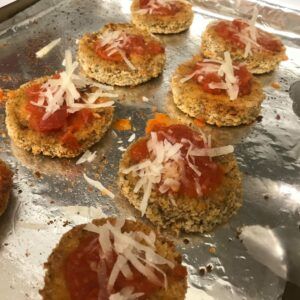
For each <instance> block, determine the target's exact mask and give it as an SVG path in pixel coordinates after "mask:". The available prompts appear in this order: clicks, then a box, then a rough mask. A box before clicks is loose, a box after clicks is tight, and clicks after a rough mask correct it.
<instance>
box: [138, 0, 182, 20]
mask: <svg viewBox="0 0 300 300" xmlns="http://www.w3.org/2000/svg"><path fill="white" fill-rule="evenodd" d="M150 1H151V0H140V9H145V8H146V9H147V8H151V7H150V6H149V2H150ZM180 10H181V5H180V3H175V2H174V3H168V5H166V6H163V5H160V6H159V3H157V7H155V8H152V13H151V14H153V15H159V16H174V15H176V14H177V13H178V12H179V11H180Z"/></svg>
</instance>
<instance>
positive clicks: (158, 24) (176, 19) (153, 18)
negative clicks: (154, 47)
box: [131, 0, 194, 34]
mask: <svg viewBox="0 0 300 300" xmlns="http://www.w3.org/2000/svg"><path fill="white" fill-rule="evenodd" d="M179 2H180V5H181V6H182V9H181V10H180V11H179V12H178V13H176V14H175V15H172V16H168V15H166V16H164V15H156V14H140V13H138V10H139V9H140V6H139V0H133V1H132V4H131V18H132V23H133V24H135V25H136V26H137V27H139V28H141V29H145V30H149V31H150V32H152V33H162V34H170V33H179V32H182V31H185V30H187V29H188V28H189V27H190V26H191V24H192V22H193V17H194V14H193V11H192V5H191V4H190V3H189V2H187V1H179Z"/></svg>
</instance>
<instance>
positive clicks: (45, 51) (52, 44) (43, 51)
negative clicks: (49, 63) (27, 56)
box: [35, 38, 61, 58]
mask: <svg viewBox="0 0 300 300" xmlns="http://www.w3.org/2000/svg"><path fill="white" fill-rule="evenodd" d="M60 41H61V38H58V39H56V40H54V41H52V42H50V43H49V44H48V45H46V46H45V47H43V48H42V49H40V50H39V51H37V52H36V53H35V56H36V57H37V58H42V57H44V56H45V55H47V54H48V53H49V52H50V51H51V50H52V49H53V48H54V47H55V46H57V45H58V44H59V43H60Z"/></svg>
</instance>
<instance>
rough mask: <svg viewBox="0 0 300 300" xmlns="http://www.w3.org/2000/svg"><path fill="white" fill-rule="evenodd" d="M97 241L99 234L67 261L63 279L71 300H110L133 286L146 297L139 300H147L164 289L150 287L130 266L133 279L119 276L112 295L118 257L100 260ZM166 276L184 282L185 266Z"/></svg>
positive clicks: (81, 244) (82, 242)
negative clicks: (110, 284)
mask: <svg viewBox="0 0 300 300" xmlns="http://www.w3.org/2000/svg"><path fill="white" fill-rule="evenodd" d="M100 238H101V237H100ZM98 240H99V235H98V234H94V233H88V236H87V237H86V238H84V239H82V240H81V242H80V244H79V246H78V247H77V248H76V249H75V250H74V251H73V252H71V253H70V254H69V256H68V258H67V259H66V261H65V265H64V277H65V280H66V284H67V288H68V290H69V293H70V296H71V300H98V299H99V298H98V295H99V296H100V299H101V300H108V299H109V296H110V295H111V294H114V293H117V292H118V291H120V290H122V289H123V288H124V287H128V286H133V287H134V292H135V293H139V292H142V293H144V294H145V295H144V296H143V297H141V298H139V299H146V298H147V297H149V295H151V294H153V293H154V292H155V291H157V290H158V289H160V288H162V287H161V286H157V285H155V284H153V283H151V282H150V281H149V280H148V279H147V278H146V277H145V276H144V275H142V274H141V273H139V272H138V271H137V270H136V269H135V268H134V267H133V266H131V271H132V272H133V278H132V279H130V280H129V279H126V278H125V277H124V276H123V274H121V273H120V274H119V275H118V278H117V280H116V282H115V284H114V289H113V290H112V292H111V293H110V292H109V291H108V290H107V283H108V279H109V276H110V273H111V270H112V268H113V266H114V264H115V262H116V259H117V255H116V254H115V253H112V255H111V257H110V258H109V259H107V258H105V259H100V256H101V255H102V253H101V247H100V244H99V241H98ZM155 274H156V276H158V278H159V279H161V282H162V283H163V277H162V275H161V274H160V273H158V272H155ZM167 274H168V276H171V277H172V278H176V279H182V278H184V277H185V276H186V269H185V268H184V267H182V266H176V267H175V268H174V269H169V271H168V272H167Z"/></svg>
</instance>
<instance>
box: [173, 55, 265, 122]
mask: <svg viewBox="0 0 300 300" xmlns="http://www.w3.org/2000/svg"><path fill="white" fill-rule="evenodd" d="M171 86H172V93H173V101H174V103H175V105H176V106H177V107H178V108H179V109H180V110H181V111H183V112H184V113H186V114H188V115H189V116H191V117H195V118H197V119H200V120H205V122H206V123H208V124H215V125H217V126H237V125H240V124H249V123H251V122H253V121H254V120H255V119H256V118H257V117H258V115H259V113H260V109H261V103H262V101H263V99H264V94H263V90H262V87H261V85H260V83H259V81H258V80H257V79H256V78H254V77H253V76H252V74H251V73H250V72H249V71H248V70H247V68H246V66H245V65H244V64H241V63H235V62H232V60H231V57H230V54H229V52H225V53H224V58H223V59H222V60H219V59H204V58H203V57H202V56H200V55H198V56H195V57H194V58H193V59H192V60H190V61H188V62H186V63H184V64H182V65H180V66H179V67H178V68H177V70H176V71H175V74H174V75H173V78H172V83H171Z"/></svg>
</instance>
